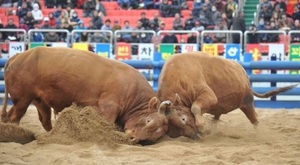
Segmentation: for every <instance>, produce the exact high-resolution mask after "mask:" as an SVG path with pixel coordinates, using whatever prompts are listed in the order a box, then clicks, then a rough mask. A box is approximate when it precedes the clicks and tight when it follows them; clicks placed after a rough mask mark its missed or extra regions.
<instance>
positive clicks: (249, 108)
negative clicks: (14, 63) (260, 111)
mask: <svg viewBox="0 0 300 165" xmlns="http://www.w3.org/2000/svg"><path fill="white" fill-rule="evenodd" d="M240 109H241V110H242V111H243V112H244V114H245V115H246V117H247V118H248V119H249V120H250V122H251V123H252V124H253V126H254V127H256V126H257V125H258V120H257V114H256V112H255V109H254V105H253V104H248V105H244V106H242V107H240Z"/></svg>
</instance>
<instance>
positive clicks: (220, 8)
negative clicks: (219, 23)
mask: <svg viewBox="0 0 300 165" xmlns="http://www.w3.org/2000/svg"><path fill="white" fill-rule="evenodd" d="M267 1H268V0H267ZM214 6H216V8H217V11H219V12H220V13H223V12H224V11H225V5H224V4H223V2H222V0H216V1H215V3H214ZM271 7H272V6H271Z"/></svg>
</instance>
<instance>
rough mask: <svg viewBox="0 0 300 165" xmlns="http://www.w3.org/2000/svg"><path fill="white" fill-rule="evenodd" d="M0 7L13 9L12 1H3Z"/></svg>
mask: <svg viewBox="0 0 300 165" xmlns="http://www.w3.org/2000/svg"><path fill="white" fill-rule="evenodd" d="M0 5H1V7H4V8H5V7H11V6H12V2H11V0H6V1H5V0H2V1H0Z"/></svg>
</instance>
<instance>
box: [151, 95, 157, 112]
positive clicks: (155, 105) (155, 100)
mask: <svg viewBox="0 0 300 165" xmlns="http://www.w3.org/2000/svg"><path fill="white" fill-rule="evenodd" d="M158 104H159V100H158V98H157V97H152V98H151V100H150V101H149V109H150V110H152V109H157V107H158Z"/></svg>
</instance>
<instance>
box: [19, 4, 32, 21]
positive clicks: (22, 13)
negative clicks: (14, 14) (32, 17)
mask: <svg viewBox="0 0 300 165" xmlns="http://www.w3.org/2000/svg"><path fill="white" fill-rule="evenodd" d="M28 11H31V10H30V9H29V8H28V6H27V3H26V2H23V3H22V7H21V8H20V9H18V17H19V19H21V18H24V17H25V16H26V15H27V13H28Z"/></svg>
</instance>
